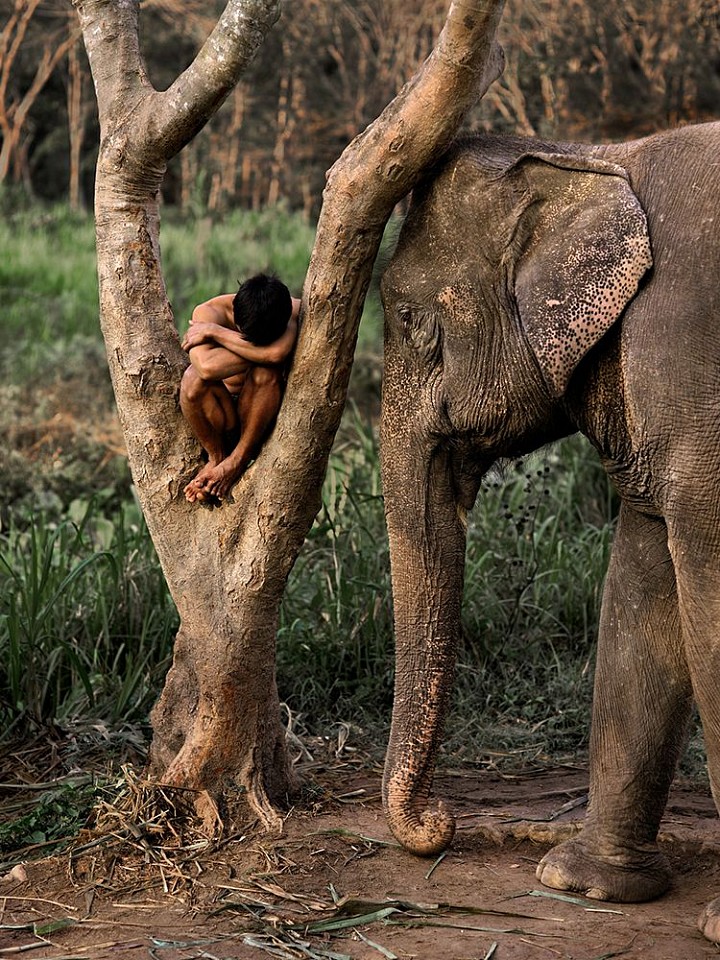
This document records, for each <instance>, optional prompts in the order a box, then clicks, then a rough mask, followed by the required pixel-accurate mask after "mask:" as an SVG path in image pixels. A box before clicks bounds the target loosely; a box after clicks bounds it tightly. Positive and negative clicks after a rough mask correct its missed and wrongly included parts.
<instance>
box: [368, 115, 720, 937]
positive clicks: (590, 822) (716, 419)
mask: <svg viewBox="0 0 720 960" xmlns="http://www.w3.org/2000/svg"><path fill="white" fill-rule="evenodd" d="M718 156H720V124H716V123H711V124H704V125H700V126H694V127H685V128H683V129H680V130H677V131H672V132H668V133H665V134H660V135H656V136H653V137H649V138H646V139H644V140H639V141H635V142H632V143H627V144H616V145H612V146H602V147H598V146H587V145H582V146H580V145H572V144H549V143H543V142H540V141H536V140H529V139H514V138H501V137H493V136H487V137H478V138H468V139H465V140H463V141H460V142H458V143H457V144H456V145H455V146H454V147H453V148H452V150H451V151H450V152H449V153H448V154H447V155H446V156H445V157H444V158H443V159H442V161H441V162H440V163H439V164H438V165H437V167H436V169H435V170H434V171H433V173H432V175H430V176H429V177H428V178H427V180H426V181H425V182H424V183H423V184H422V185H421V186H420V187H419V188H418V189H417V190H416V191H415V194H414V196H413V202H412V205H411V208H410V211H409V214H408V216H407V219H406V222H405V224H404V227H403V230H402V233H401V236H400V240H399V243H398V248H397V251H396V252H395V254H394V256H393V259H392V261H391V263H390V265H389V267H388V269H387V271H386V274H385V277H384V279H383V297H384V302H385V311H386V344H385V349H386V360H385V384H384V392H383V415H382V457H383V481H384V488H385V501H386V513H387V523H388V531H389V536H390V547H391V559H392V577H393V595H394V603H395V620H396V637H397V641H396V647H397V668H396V689H395V707H394V712H393V725H392V732H391V736H390V744H389V748H388V756H387V761H386V767H385V779H384V787H383V793H384V800H385V806H386V811H387V816H388V820H389V823H390V826H391V828H392V830H393V832H394V834H395V836H396V837H397V838H398V839H399V840H400V841H401V843H403V844H404V845H405V846H406V847H407V848H408V849H410V850H412V851H414V852H416V853H420V854H426V855H430V854H433V853H436V852H439V851H440V850H442V849H443V848H444V847H445V846H447V844H448V843H449V842H450V840H451V839H452V836H453V831H454V821H453V819H452V817H451V815H450V814H449V813H448V812H447V811H445V810H443V809H431V808H429V806H428V800H429V794H430V789H431V786H432V777H433V771H434V764H435V754H436V751H437V747H438V744H439V741H440V738H441V736H442V723H443V716H444V713H445V709H446V706H447V701H448V696H449V692H450V687H451V684H452V674H453V669H454V661H455V653H456V647H457V643H458V638H459V631H460V596H461V591H462V580H463V563H464V553H465V514H466V511H467V510H468V509H469V508H470V507H471V506H472V504H473V502H474V500H475V497H476V494H477V492H478V487H479V484H480V481H481V478H482V476H483V474H484V473H485V472H486V470H487V469H488V467H489V466H490V465H491V464H492V463H493V462H494V461H495V460H497V459H498V458H504V457H517V456H521V455H523V454H525V453H527V452H529V451H531V450H534V449H536V448H537V447H539V446H541V445H542V444H544V443H547V442H549V441H553V440H557V439H559V438H561V437H563V436H566V435H568V434H570V433H574V432H576V431H581V432H582V433H583V434H585V435H586V436H587V437H588V438H589V439H590V441H591V442H592V443H593V445H594V446H595V447H596V449H597V450H598V452H599V454H600V457H601V458H602V461H603V464H604V465H605V468H606V469H607V471H608V473H609V475H610V476H611V477H612V479H613V481H614V483H615V485H616V487H617V489H618V491H619V493H620V496H621V500H622V506H621V510H620V518H619V522H618V529H617V533H616V537H615V542H614V546H613V553H612V559H611V563H610V569H609V572H608V576H607V581H606V586H605V593H604V598H603V606H602V614H601V625H600V638H599V645H598V657H597V670H596V682H595V696H594V704H593V720H592V735H591V794H590V806H589V811H588V816H587V821H586V826H585V828H584V830H583V831H582V833H581V835H580V836H579V837H578V838H577V839H574V840H572V841H569V842H567V843H564V844H561V845H560V846H558V847H556V848H555V849H553V850H551V851H550V852H549V853H548V854H547V855H546V856H545V858H544V859H543V861H542V862H541V864H540V866H539V868H538V876H539V878H540V879H541V880H542V881H543V883H545V884H548V885H550V886H552V887H556V888H559V889H563V890H574V891H579V892H581V893H584V894H586V895H588V896H590V897H597V898H599V899H608V900H619V901H633V900H645V899H650V898H652V897H656V896H658V895H660V894H661V893H663V891H664V890H665V889H666V888H667V886H668V883H669V871H668V866H667V863H666V862H665V859H664V858H663V856H662V855H661V854H660V853H659V851H658V848H657V846H656V836H657V831H658V826H659V822H660V817H661V815H662V812H663V809H664V807H665V803H666V800H667V794H668V790H669V787H670V783H671V780H672V778H673V775H674V771H675V766H676V762H677V759H678V754H679V752H680V750H681V748H682V746H683V742H684V736H685V730H686V725H687V721H688V717H689V714H690V710H691V705H692V702H693V700H694V701H695V702H696V703H697V706H698V708H699V711H700V715H701V718H702V723H703V727H704V732H705V740H706V744H707V755H708V767H709V771H710V779H711V784H712V789H713V795H714V797H715V801H716V803H720V629H719V625H720V221H718V220H717V219H716V217H717V215H718V211H720V165H719V163H718V159H717V158H718ZM700 925H701V929H702V930H703V931H704V933H705V935H706V936H707V937H708V938H709V939H710V940H714V941H720V898H719V899H718V900H715V901H713V903H711V904H710V906H709V907H708V908H707V909H706V911H705V913H704V914H703V917H702V918H701V920H700Z"/></svg>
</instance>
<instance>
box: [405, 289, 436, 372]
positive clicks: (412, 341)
mask: <svg viewBox="0 0 720 960" xmlns="http://www.w3.org/2000/svg"><path fill="white" fill-rule="evenodd" d="M397 317H398V319H399V320H400V323H401V324H402V338H403V340H404V341H405V342H406V343H407V344H409V345H410V346H412V347H413V348H414V349H415V350H417V351H418V352H419V353H422V354H423V355H424V356H425V357H426V358H427V360H428V361H430V362H438V361H439V360H440V359H441V348H442V331H441V328H440V324H439V323H438V321H437V318H436V316H435V313H434V311H433V310H431V309H429V308H428V307H425V306H421V305H419V304H412V305H411V304H409V303H403V304H398V306H397Z"/></svg>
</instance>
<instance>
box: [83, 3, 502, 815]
mask: <svg viewBox="0 0 720 960" xmlns="http://www.w3.org/2000/svg"><path fill="white" fill-rule="evenodd" d="M74 2H75V4H76V6H77V8H78V11H79V13H80V17H81V22H82V26H83V34H84V37H85V44H86V47H87V50H88V55H89V59H90V65H91V69H92V72H93V78H94V82H95V86H96V91H97V95H98V101H99V113H100V122H101V147H100V156H99V160H98V171H97V181H96V183H97V186H96V204H95V209H96V223H97V248H98V272H99V280H100V309H101V322H102V327H103V334H104V337H105V342H106V346H107V354H108V360H109V364H110V369H111V374H112V379H113V385H114V389H115V395H116V399H117V404H118V409H119V413H120V419H121V423H122V425H123V429H124V433H125V439H126V443H127V448H128V454H129V458H130V465H131V468H132V472H133V478H134V481H135V484H136V487H137V490H138V494H139V497H140V500H141V503H142V507H143V512H144V514H145V517H146V520H147V523H148V527H149V529H150V533H151V535H152V538H153V542H154V544H155V547H156V549H157V552H158V556H159V558H160V562H161V564H162V567H163V571H164V573H165V576H166V579H167V582H168V585H169V588H170V591H171V593H172V596H173V598H174V600H175V602H176V604H177V607H178V610H179V613H180V617H181V627H180V631H179V633H178V637H177V640H176V644H175V655H174V661H173V666H172V668H171V670H170V673H169V674H168V678H167V682H166V685H165V688H164V690H163V692H162V695H161V697H160V700H159V702H158V704H157V705H156V707H155V708H154V710H153V714H152V722H153V730H154V739H153V743H152V748H151V769H152V772H153V773H154V775H155V776H156V777H158V778H159V779H162V780H163V781H164V782H166V783H168V782H169V783H173V784H176V785H182V786H186V787H192V788H196V789H200V790H207V791H209V792H210V793H211V794H219V793H221V792H222V791H223V789H224V788H225V787H226V786H227V785H230V784H235V785H242V786H244V787H245V788H246V790H247V795H248V799H249V800H250V803H251V804H252V806H253V807H254V809H255V811H256V812H257V814H258V815H259V816H260V817H261V819H262V820H263V821H264V822H265V823H266V824H268V825H269V824H272V823H274V822H276V819H277V813H276V806H277V805H278V804H279V803H281V802H282V800H283V798H284V796H285V795H286V794H287V793H289V792H291V791H292V789H293V788H294V786H295V782H294V778H293V775H292V772H291V769H290V765H289V763H288V757H287V753H286V748H285V741H284V736H283V730H282V727H281V724H280V711H279V702H278V695H277V689H276V685H275V634H276V628H277V620H278V611H279V605H280V600H281V597H282V593H283V590H284V587H285V583H286V580H287V577H288V574H289V572H290V569H291V567H292V565H293V563H294V561H295V558H296V557H297V554H298V552H299V550H300V547H301V546H302V543H303V541H304V538H305V536H306V534H307V532H308V530H309V528H310V525H311V524H312V521H313V519H314V517H315V514H316V513H317V510H318V508H319V505H320V488H321V484H322V480H323V477H324V474H325V468H326V464H327V457H328V454H329V451H330V447H331V444H332V441H333V438H334V436H335V432H336V430H337V427H338V424H339V421H340V416H341V413H342V410H343V406H344V402H345V396H346V392H347V383H348V378H349V374H350V368H351V365H352V356H353V350H354V346H355V340H356V336H357V328H358V323H359V319H360V314H361V311H362V306H363V302H364V299H365V293H366V291H367V286H368V283H369V280H370V276H371V271H372V265H373V261H374V259H375V255H376V253H377V250H378V246H379V243H380V239H381V236H382V231H383V228H384V226H385V223H386V222H387V220H388V218H389V216H390V213H391V211H392V209H393V207H394V206H395V204H396V203H397V201H398V200H399V199H401V198H402V197H403V196H404V195H405V194H406V193H407V192H408V191H409V190H410V189H411V188H412V186H413V184H414V183H415V182H416V180H417V179H418V177H419V175H420V174H421V172H422V171H423V169H425V168H426V167H427V165H428V164H429V163H430V162H431V161H432V160H433V158H434V157H436V156H437V155H438V153H439V151H441V150H443V149H444V148H445V147H446V146H447V144H448V143H449V141H450V139H451V138H452V136H453V135H454V133H455V131H456V130H457V128H458V126H459V124H460V122H461V121H462V118H463V116H464V114H465V112H466V110H467V109H468V108H469V107H470V105H471V104H473V103H474V102H475V101H476V99H477V98H478V97H479V96H481V95H482V94H483V93H484V91H485V89H487V86H488V85H489V84H490V83H491V82H492V81H493V80H494V79H495V77H496V76H497V75H498V74H499V72H500V70H501V68H502V55H501V52H500V51H499V48H498V47H497V46H496V44H495V40H494V36H495V30H496V26H497V23H498V20H499V18H500V13H501V9H502V6H503V0H464V2H455V3H453V4H452V5H451V8H450V12H449V14H448V19H447V23H446V25H445V28H444V30H443V33H442V35H441V37H440V39H439V41H438V45H437V47H436V50H435V51H434V53H433V54H432V55H431V57H430V58H429V59H428V61H427V62H426V63H425V65H424V66H423V68H422V69H421V70H420V71H419V73H418V74H417V75H416V77H415V78H414V79H413V80H412V82H411V83H410V84H408V86H407V87H406V88H405V89H404V90H403V91H401V93H400V94H399V95H398V97H397V98H396V99H395V100H394V101H393V103H391V104H390V105H389V106H388V107H387V108H386V110H385V111H384V112H383V114H382V115H381V117H380V118H379V119H378V120H376V121H375V123H374V124H372V125H371V126H370V127H369V128H368V129H367V130H366V131H365V133H364V134H363V135H362V136H361V137H359V138H357V139H356V140H354V141H353V143H351V144H350V146H349V147H348V148H347V149H346V151H345V153H344V154H343V155H342V157H341V158H340V160H339V161H338V162H337V163H336V164H335V166H334V167H333V169H332V171H331V172H330V174H329V178H328V184H327V187H326V190H325V196H324V204H323V209H322V213H321V216H320V222H319V224H318V231H317V237H316V241H315V248H314V251H313V255H312V260H311V264H310V269H309V272H308V276H307V278H306V282H305V288H304V295H303V323H302V330H301V334H300V339H299V343H298V349H297V353H296V357H295V361H294V365H293V370H292V374H291V377H290V380H289V383H288V388H287V393H286V395H285V400H284V402H283V406H282V409H281V411H280V415H279V418H278V423H277V426H276V428H275V431H274V432H273V435H272V437H271V438H270V439H269V440H268V442H267V443H266V444H265V447H264V448H263V451H262V453H261V455H260V456H259V458H258V460H257V461H256V463H255V464H254V465H253V466H252V467H251V468H250V469H249V470H248V471H247V473H246V474H245V475H244V476H243V478H242V479H241V480H240V482H239V483H238V484H237V486H236V487H235V489H234V500H235V502H234V503H225V504H224V505H223V506H222V507H221V508H219V509H213V510H211V509H207V508H203V507H200V506H198V505H190V504H188V503H187V502H186V501H185V499H184V497H183V495H182V491H183V488H184V486H185V484H186V483H187V482H188V480H189V479H190V478H191V477H192V476H193V474H194V472H195V471H196V470H197V468H198V454H199V450H198V447H197V444H196V443H195V442H194V441H193V439H192V437H191V436H190V434H189V432H188V430H187V429H186V427H185V425H184V422H183V420H182V418H181V416H180V414H179V411H178V404H177V398H178V387H179V382H180V377H181V374H182V371H183V369H184V367H185V366H186V364H187V357H186V356H185V354H184V353H183V352H182V350H181V349H180V346H179V342H178V337H177V334H176V332H175V327H174V324H173V317H172V313H171V309H170V306H169V304H168V302H167V297H166V293H165V289H164V285H163V280H162V275H161V272H160V263H159V245H158V235H159V234H158V207H157V203H158V193H159V187H160V182H161V180H162V176H163V174H164V171H165V165H166V163H167V161H168V160H169V158H170V157H171V156H172V155H173V154H174V153H176V152H177V151H178V150H179V149H180V148H181V147H182V146H183V145H184V144H185V143H187V142H188V141H189V140H190V139H191V138H192V137H193V136H194V134H195V133H196V132H197V131H198V130H199V129H200V128H201V126H202V125H203V123H204V122H205V121H206V120H207V118H208V117H209V116H210V115H211V114H212V113H213V112H214V110H215V109H217V107H218V106H219V104H220V103H221V102H222V100H223V98H224V97H225V96H226V95H227V93H228V92H229V90H230V89H231V88H232V85H233V84H234V83H235V81H236V80H237V78H238V76H239V75H240V73H241V71H242V69H243V68H244V66H245V65H246V63H247V62H248V61H249V59H250V57H251V56H252V55H253V54H254V52H255V50H256V49H257V47H258V46H259V44H260V42H261V41H262V37H263V35H264V33H265V31H266V30H267V29H268V28H269V26H270V25H271V23H272V22H273V21H274V19H275V17H276V15H277V10H278V3H277V2H275V0H245V2H242V0H234V2H233V0H231V2H230V3H228V4H227V7H226V8H225V12H224V13H223V15H222V17H221V19H220V21H219V23H218V26H217V27H216V29H215V31H214V32H213V34H212V35H211V36H210V38H209V39H208V41H207V42H206V44H205V46H204V47H203V48H202V50H201V51H200V53H199V54H198V56H197V58H196V60H195V61H194V63H193V64H191V66H190V67H189V68H188V70H187V71H186V72H185V73H184V74H183V75H182V76H181V77H179V78H178V80H177V81H176V82H175V83H174V84H173V85H172V86H171V87H170V88H169V90H167V91H166V92H165V93H158V92H156V91H155V90H154V89H153V88H152V87H151V85H150V83H149V81H148V79H147V76H146V74H145V71H144V67H143V64H142V61H141V58H140V54H139V47H138V35H137V0H115V2H112V0H74ZM239 269H241V268H240V267H239Z"/></svg>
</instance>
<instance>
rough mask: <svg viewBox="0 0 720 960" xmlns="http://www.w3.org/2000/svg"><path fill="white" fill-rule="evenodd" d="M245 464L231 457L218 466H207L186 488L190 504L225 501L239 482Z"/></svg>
mask: <svg viewBox="0 0 720 960" xmlns="http://www.w3.org/2000/svg"><path fill="white" fill-rule="evenodd" d="M244 469H245V464H243V463H240V464H237V463H235V462H233V461H232V460H231V459H230V458H229V457H228V459H226V460H223V461H222V462H221V463H217V464H213V465H211V464H209V463H208V464H207V465H206V466H205V467H203V469H202V470H201V471H200V473H199V474H198V475H197V476H196V477H195V478H194V479H193V480H191V481H190V483H189V484H188V485H187V487H185V496H186V497H187V499H188V500H189V501H190V503H195V502H197V501H206V500H224V499H225V498H226V497H227V495H228V494H229V493H230V490H231V489H232V487H234V486H235V484H236V483H237V482H238V480H239V479H240V477H241V476H242V474H243V470H244Z"/></svg>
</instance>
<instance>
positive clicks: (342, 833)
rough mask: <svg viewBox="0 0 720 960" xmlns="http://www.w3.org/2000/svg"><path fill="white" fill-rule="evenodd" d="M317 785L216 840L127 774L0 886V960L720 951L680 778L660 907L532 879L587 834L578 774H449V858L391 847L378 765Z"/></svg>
mask: <svg viewBox="0 0 720 960" xmlns="http://www.w3.org/2000/svg"><path fill="white" fill-rule="evenodd" d="M305 779H306V782H308V781H309V783H310V788H309V789H308V790H306V793H305V799H304V800H303V803H302V804H301V805H298V806H297V807H296V808H295V809H294V810H293V811H292V812H291V813H290V815H289V816H288V818H287V820H286V823H285V829H284V832H283V834H282V836H277V837H268V836H267V835H264V834H262V833H260V832H259V831H258V830H257V829H256V828H255V827H254V826H253V825H252V824H249V823H247V824H246V825H245V826H243V825H242V820H238V819H237V818H236V822H235V825H234V826H232V827H230V826H228V824H229V822H230V820H231V819H232V818H231V817H230V815H229V814H224V815H223V814H222V813H221V814H220V816H222V817H223V819H224V820H225V823H224V831H223V832H222V833H220V832H218V831H217V829H216V837H215V839H208V838H207V836H204V835H203V833H202V829H203V828H201V827H200V826H199V825H198V821H197V819H196V818H195V819H194V820H193V817H194V814H192V813H191V812H190V807H189V806H188V804H187V802H186V799H184V798H183V796H182V795H181V793H180V792H178V791H174V792H170V791H163V790H157V789H152V788H150V787H149V786H148V785H144V784H143V783H142V781H141V780H140V779H139V778H137V777H136V776H134V775H129V779H128V788H127V789H126V791H125V794H124V799H123V800H122V802H118V804H117V805H116V806H113V805H112V804H105V805H104V807H101V808H100V809H99V810H98V812H97V814H96V826H95V827H94V828H93V829H92V830H89V831H87V832H86V833H84V834H83V835H82V836H81V837H80V838H79V839H78V841H77V842H76V843H75V844H74V846H73V848H72V849H71V850H69V851H66V852H65V853H64V854H62V855H59V856H55V857H52V858H49V859H46V860H42V861H36V862H32V863H27V864H25V865H24V866H22V867H15V868H14V870H13V871H12V872H11V873H10V874H8V875H6V877H5V878H4V880H3V881H2V883H0V957H5V956H8V957H9V956H13V955H14V954H20V955H23V956H24V955H25V954H26V953H27V955H28V956H29V957H32V958H36V957H37V958H40V957H45V958H54V960H60V958H71V957H73V958H74V957H78V958H83V960H84V958H90V960H105V958H111V957H123V958H127V960H140V958H147V957H153V958H159V960H190V958H198V960H199V958H206V960H213V958H217V960H221V958H228V960H229V958H238V960H239V958H255V960H261V958H263V957H267V956H271V957H284V958H301V960H302V958H311V960H312V958H323V960H326V958H336V960H338V958H344V957H348V958H353V960H377V958H379V957H385V958H392V957H396V958H410V957H418V958H423V960H426V958H427V960H471V958H472V960H475V958H487V957H491V956H492V957H494V958H495V960H506V958H507V960H510V958H542V960H552V958H555V957H562V958H574V960H600V958H603V960H609V958H610V957H616V956H617V957H620V956H622V957H627V958H650V960H671V958H672V960H696V958H697V960H699V958H705V957H717V956H718V955H720V950H719V949H718V948H717V947H715V946H713V945H712V944H710V943H708V942H707V941H706V940H704V939H703V937H702V936H701V934H700V933H699V932H698V931H697V929H696V926H695V924H696V919H697V916H698V914H699V913H700V910H701V909H702V907H703V905H704V904H705V902H706V901H707V900H709V899H710V898H712V897H714V896H716V895H717V894H718V893H719V892H720V857H718V852H719V851H720V833H719V831H718V820H717V815H716V813H715V809H714V807H713V804H712V801H711V799H710V797H709V795H708V794H707V793H706V792H702V791H700V792H699V791H698V788H692V787H691V786H683V785H679V786H677V787H676V788H675V789H674V790H673V794H672V797H671V801H670V804H669V806H668V810H667V815H666V818H665V821H664V823H663V828H662V844H663V848H664V850H665V851H666V853H667V854H668V855H669V856H670V858H671V860H672V862H673V864H674V869H675V882H674V885H673V888H672V890H671V891H670V892H669V893H668V894H667V895H665V896H664V897H663V898H661V899H660V900H657V901H655V902H653V903H648V904H631V905H627V904H622V905H617V904H605V903H598V902H597V901H589V900H584V899H583V898H581V897H572V898H569V899H557V898H556V897H557V895H556V894H554V892H553V891H549V890H545V889H544V888H543V887H541V886H540V885H539V884H538V883H537V881H536V880H535V865H536V863H537V861H538V860H539V859H540V857H541V856H542V855H543V853H544V852H545V850H546V849H547V847H548V845H549V844H550V843H551V842H555V841H557V840H558V839H562V838H564V837H566V836H569V835H570V834H571V833H572V832H573V831H575V830H577V829H578V826H577V821H578V820H579V819H580V818H581V817H582V814H583V803H584V798H585V795H586V791H587V773H586V771H585V770H583V769H582V768H573V767H564V768H559V769H554V770H545V771H539V772H536V773H535V774H530V775H528V774H525V775H518V776H508V775H502V774H499V773H496V772H486V771H481V772H478V771H475V770H457V771H452V772H446V773H444V774H443V775H442V776H440V777H439V778H438V782H437V793H438V795H439V796H443V797H446V798H447V799H448V801H449V802H450V803H451V804H452V806H453V808H454V809H455V812H456V813H457V815H458V827H459V829H458V833H457V836H456V839H455V841H454V843H453V845H452V847H451V849H450V850H449V851H448V852H447V854H446V855H444V856H443V857H441V858H440V859H439V860H437V861H428V860H421V859H418V858H416V857H413V856H412V855H410V854H408V853H407V852H406V851H404V850H402V849H401V848H399V847H398V846H397V845H396V844H395V843H394V842H393V840H392V837H391V836H390V834H389V832H388V830H387V827H386V825H385V822H384V819H383V815H382V810H381V805H380V795H379V794H380V778H379V771H377V770H374V771H372V772H370V773H368V771H367V770H363V769H361V768H359V767H358V764H357V763H354V764H350V763H348V764H342V763H341V764H339V765H337V766H334V767H332V768H331V767H330V766H328V767H322V766H320V765H317V764H315V765H314V766H313V768H312V769H311V770H310V771H309V772H308V771H306V773H305ZM210 821H212V815H211V816H210V818H209V821H208V822H209V826H210V828H212V823H211V822H210ZM215 827H216V828H217V827H218V824H217V823H216V824H215ZM207 828H208V823H207V822H206V824H205V829H207ZM218 837H219V838H218Z"/></svg>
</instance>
